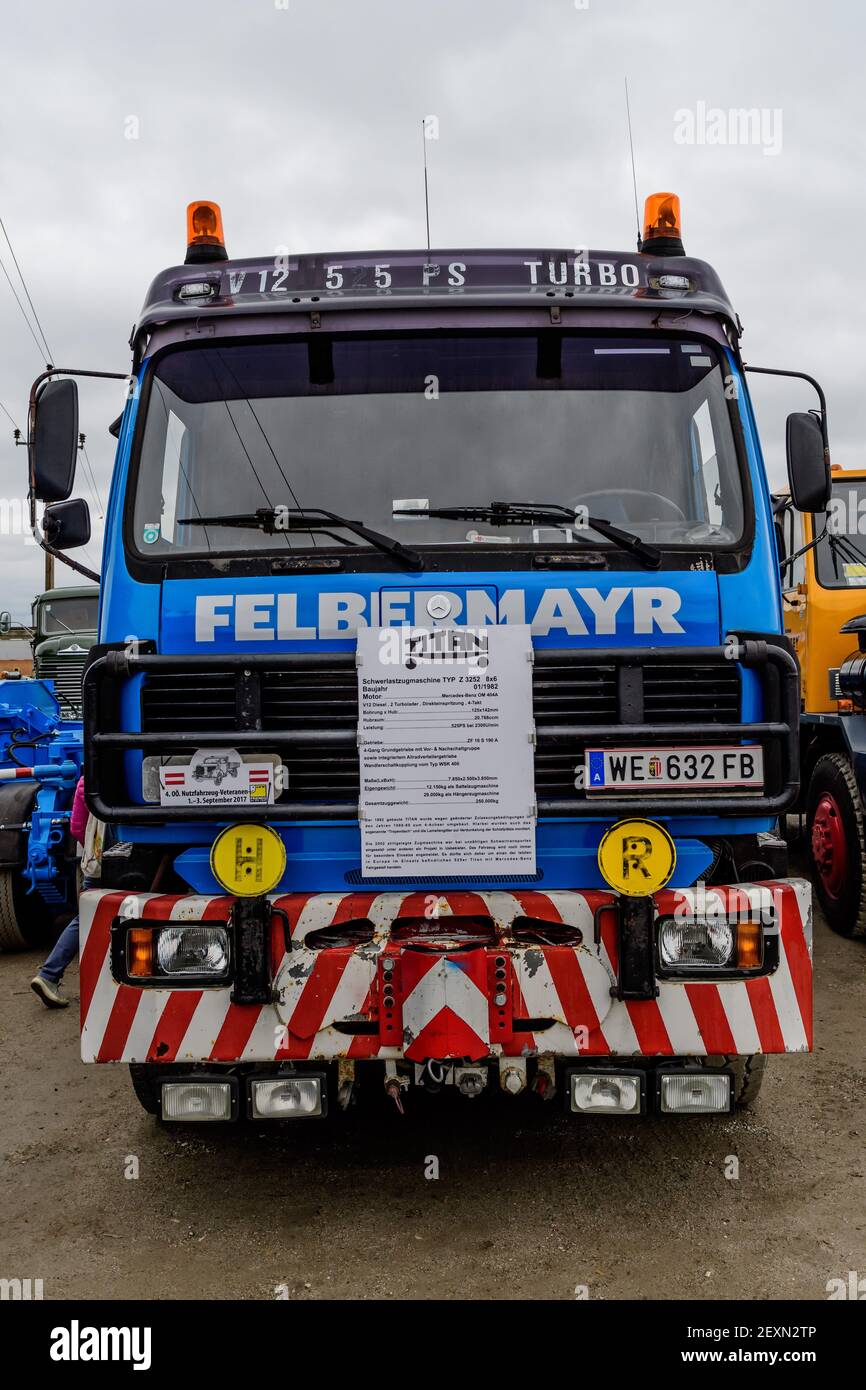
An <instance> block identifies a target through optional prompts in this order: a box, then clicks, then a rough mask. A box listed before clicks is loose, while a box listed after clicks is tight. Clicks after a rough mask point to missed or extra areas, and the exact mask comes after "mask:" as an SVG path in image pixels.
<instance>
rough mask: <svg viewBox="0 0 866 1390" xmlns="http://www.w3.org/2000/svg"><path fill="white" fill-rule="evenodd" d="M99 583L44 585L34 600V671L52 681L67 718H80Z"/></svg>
mask: <svg viewBox="0 0 866 1390" xmlns="http://www.w3.org/2000/svg"><path fill="white" fill-rule="evenodd" d="M98 612H99V587H98V585H96V584H84V585H80V586H78V587H70V588H67V589H46V590H45V592H44V593H42V594H37V596H36V598H35V599H34V600H33V624H32V626H33V639H32V645H33V674H34V676H36V677H37V678H38V679H40V680H50V681H53V682H54V693H55V695H56V696H57V699H58V701H59V703H60V709H61V713H62V714H63V716H64V717H65V718H67V719H80V718H81V679H82V676H83V675H84V663H85V662H86V660H87V654H88V652H89V651H90V648H91V647H92V646H93V644H94V642H95V641H96V626H97V617H98Z"/></svg>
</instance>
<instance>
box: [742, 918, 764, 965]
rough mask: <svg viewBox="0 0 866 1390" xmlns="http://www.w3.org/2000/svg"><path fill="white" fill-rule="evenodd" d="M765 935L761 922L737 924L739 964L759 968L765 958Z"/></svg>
mask: <svg viewBox="0 0 866 1390" xmlns="http://www.w3.org/2000/svg"><path fill="white" fill-rule="evenodd" d="M763 948H764V936H763V932H762V930H761V924H760V922H739V923H738V924H737V966H738V968H739V969H740V970H757V969H758V967H759V966H760V964H761V961H762V960H763Z"/></svg>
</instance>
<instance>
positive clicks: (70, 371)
mask: <svg viewBox="0 0 866 1390" xmlns="http://www.w3.org/2000/svg"><path fill="white" fill-rule="evenodd" d="M53 376H90V377H98V378H100V379H101V380H108V381H128V380H129V377H130V374H129V372H93V371H89V370H88V369H86V368H84V367H52V366H51V365H50V363H49V365H48V366H47V367H46V369H45V371H44V372H40V374H39V376H38V377H37V378H36V380H35V381H34V383H33V385H32V386H31V387H30V398H29V400H28V403H27V482H28V488H27V496H28V499H29V501H30V529H31V531H33V534H34V536H35V535H36V497H35V495H34V491H33V443H34V430H33V425H34V422H35V419H36V397H37V395H38V394H39V388H40V386H41V385H42V383H43V382H44V381H48V380H49V378H50V377H53ZM37 539H38V537H37ZM39 544H40V545H42V542H41V541H40V542H39ZM42 548H43V550H44V549H45V546H43V547H42ZM49 553H51V552H49ZM66 563H67V564H69V565H72V568H73V569H78V568H80V567H79V566H77V565H73V564H72V561H71V560H68V561H67V562H66ZM84 572H86V571H84Z"/></svg>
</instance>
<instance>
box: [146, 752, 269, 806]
mask: <svg viewBox="0 0 866 1390" xmlns="http://www.w3.org/2000/svg"><path fill="white" fill-rule="evenodd" d="M273 799H274V765H273V762H272V761H269V762H245V761H244V759H243V758H242V757H241V755H240V753H238V751H237V749H235V748H198V749H197V750H196V752H195V753H194V754H193V755H192V757H191V758H190V760H189V763H188V764H187V765H186V766H183V765H181V766H178V765H177V764H171V763H170V764H167V765H166V766H163V767H161V768H160V769H159V800H160V805H162V806H219V807H224V806H256V805H261V806H269V805H271V803H272V802H273Z"/></svg>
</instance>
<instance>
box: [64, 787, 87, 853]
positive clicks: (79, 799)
mask: <svg viewBox="0 0 866 1390" xmlns="http://www.w3.org/2000/svg"><path fill="white" fill-rule="evenodd" d="M89 815H90V812H89V811H88V809H87V804H86V802H85V800H84V778H83V777H79V779H78V785H77V786H76V788H75V795H74V797H73V798H72V814H71V816H70V817H69V829H70V830H71V831H72V833H73V835H74V836H75V838H76V840H77V841H78V843H79V844H80V845H83V844H84V836H85V833H86V831H87V820H88V817H89Z"/></svg>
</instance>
